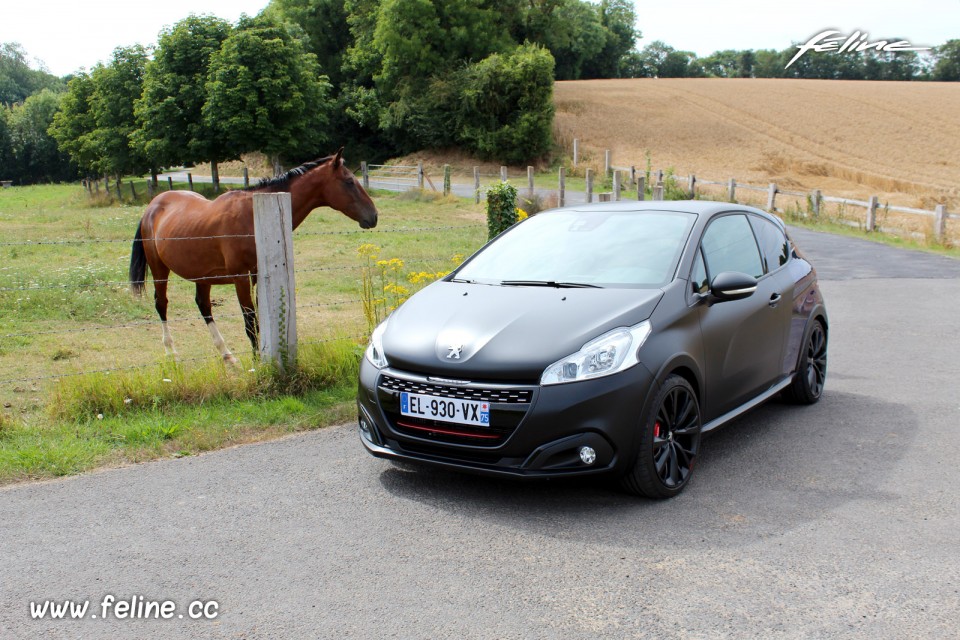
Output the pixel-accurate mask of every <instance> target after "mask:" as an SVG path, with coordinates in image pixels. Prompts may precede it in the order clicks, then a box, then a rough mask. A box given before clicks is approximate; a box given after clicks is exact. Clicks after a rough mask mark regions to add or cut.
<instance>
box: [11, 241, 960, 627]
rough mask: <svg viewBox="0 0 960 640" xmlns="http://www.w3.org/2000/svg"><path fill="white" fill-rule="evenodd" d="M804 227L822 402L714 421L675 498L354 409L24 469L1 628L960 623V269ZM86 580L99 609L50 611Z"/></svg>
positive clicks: (15, 495) (78, 592)
mask: <svg viewBox="0 0 960 640" xmlns="http://www.w3.org/2000/svg"><path fill="white" fill-rule="evenodd" d="M794 235H795V238H796V239H797V241H798V243H799V244H800V246H801V247H803V248H804V249H805V250H806V253H807V254H808V256H809V257H810V258H811V259H812V260H813V261H814V262H815V263H816V264H817V265H818V267H819V272H820V274H821V280H822V289H823V291H824V295H825V296H826V299H827V304H828V309H829V312H830V319H831V345H830V366H829V373H828V380H827V388H826V391H825V395H824V398H823V399H822V401H821V402H820V403H819V404H817V405H815V406H812V407H806V408H797V407H792V406H787V405H782V404H777V403H773V404H768V405H766V406H763V407H761V408H759V409H758V410H756V411H754V412H752V413H750V414H749V415H747V416H745V417H743V418H741V419H740V420H738V421H737V422H735V423H734V424H732V425H730V426H728V427H726V428H724V429H722V430H720V431H719V432H717V433H715V434H712V435H711V436H710V437H709V438H707V439H705V441H704V447H703V455H702V458H701V460H700V463H699V466H698V469H697V475H696V477H695V478H694V480H693V482H692V484H691V485H690V486H689V487H688V488H687V490H686V491H685V492H684V493H683V494H682V495H681V496H679V497H678V498H676V499H674V500H671V501H667V502H651V501H646V500H642V499H637V498H632V497H629V496H626V495H623V494H620V493H618V492H617V491H615V490H614V489H612V488H611V487H610V486H608V485H607V484H605V483H603V482H599V481H590V482H584V481H564V482H549V483H540V484H515V483H511V482H506V481H492V480H489V479H485V478H478V477H472V476H460V475H454V474H450V473H444V472H435V471H425V470H403V469H399V468H396V467H394V466H392V465H391V464H390V463H388V462H384V461H381V460H377V459H374V458H371V457H369V456H368V455H367V454H366V453H365V452H364V451H363V450H362V447H361V445H360V443H359V442H358V440H357V436H356V434H355V433H354V428H353V427H352V426H350V425H348V426H344V427H337V428H331V429H324V430H321V431H316V432H312V433H308V434H303V435H298V436H295V437H290V438H286V439H284V440H280V441H276V442H271V443H265V444H258V445H251V446H245V447H238V448H234V449H230V450H226V451H220V452H215V453H210V454H207V455H202V456H198V457H191V458H184V459H179V460H166V461H160V462H155V463H149V464H141V465H136V466H130V467H127V468H121V469H111V470H105V471H101V472H97V473H90V474H87V475H83V476H80V477H75V478H70V479H65V480H60V481H53V482H44V483H37V484H29V485H21V486H13V487H7V488H5V489H0V558H2V562H0V638H3V639H7V638H31V639H32V638H402V639H406V638H456V639H460V638H464V639H473V638H490V639H494V638H558V639H559V638H564V639H567V638H598V637H601V638H631V637H662V638H689V637H696V638H721V637H732V638H743V637H763V638H769V637H778V638H779V637H783V638H810V637H823V638H826V637H829V638H836V637H841V638H843V637H850V638H870V639H871V640H873V639H879V638H956V637H957V634H958V629H960V623H958V620H960V544H958V537H960V515H958V513H960V510H958V502H960V497H958V496H960V467H958V465H957V462H956V452H957V451H958V449H960V429H958V425H960V394H958V391H960V384H958V382H957V379H958V373H960V366H958V363H960V340H958V338H957V329H958V320H957V319H958V318H960V261H955V260H950V259H947V258H939V257H936V256H930V255H924V254H919V253H911V252H907V251H902V250H897V249H891V248H888V247H882V246H878V245H874V244H870V243H867V242H865V241H861V240H854V239H849V238H840V237H835V236H828V235H824V234H817V233H811V232H807V231H800V230H797V231H795V233H794ZM105 594H111V595H114V596H116V597H118V598H126V599H129V598H130V597H132V596H143V597H145V598H149V599H155V600H165V599H169V600H173V601H175V602H176V603H177V605H178V608H177V614H178V615H179V614H181V613H182V614H186V613H187V607H188V605H189V603H190V602H191V601H194V600H203V601H207V600H216V601H217V602H218V605H219V608H218V615H217V617H216V618H215V619H213V620H210V621H193V620H190V619H189V617H188V616H187V615H184V618H183V619H180V618H176V617H175V618H174V619H171V620H150V621H140V620H126V619H124V620H118V619H113V618H111V619H107V620H104V619H101V616H100V615H99V614H100V611H99V606H100V602H101V600H102V599H103V598H104V596H105ZM67 598H72V599H76V600H86V599H89V600H91V602H92V604H91V606H92V607H93V608H92V609H91V610H90V612H89V613H96V614H98V616H97V619H96V620H93V619H89V616H88V618H87V619H84V620H81V621H76V620H59V621H35V620H31V619H30V615H29V603H30V602H31V601H43V600H46V599H56V600H63V599H67Z"/></svg>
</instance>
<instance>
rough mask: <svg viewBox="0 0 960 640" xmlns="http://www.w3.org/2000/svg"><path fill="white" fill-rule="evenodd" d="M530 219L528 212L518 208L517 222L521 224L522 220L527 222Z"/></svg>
mask: <svg viewBox="0 0 960 640" xmlns="http://www.w3.org/2000/svg"><path fill="white" fill-rule="evenodd" d="M528 217H529V215H528V214H527V212H526V211H524V210H523V209H521V208H520V207H517V222H520V221H521V220H526V219H527V218H528Z"/></svg>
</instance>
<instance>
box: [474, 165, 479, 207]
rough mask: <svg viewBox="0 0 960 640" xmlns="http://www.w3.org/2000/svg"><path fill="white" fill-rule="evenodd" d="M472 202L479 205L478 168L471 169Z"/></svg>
mask: <svg viewBox="0 0 960 640" xmlns="http://www.w3.org/2000/svg"><path fill="white" fill-rule="evenodd" d="M473 202H474V204H480V167H474V168H473Z"/></svg>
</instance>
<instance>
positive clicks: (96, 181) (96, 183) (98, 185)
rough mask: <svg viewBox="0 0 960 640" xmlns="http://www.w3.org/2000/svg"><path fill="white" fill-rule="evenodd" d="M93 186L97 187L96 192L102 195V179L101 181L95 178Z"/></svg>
mask: <svg viewBox="0 0 960 640" xmlns="http://www.w3.org/2000/svg"><path fill="white" fill-rule="evenodd" d="M93 188H94V189H95V191H96V194H97V195H100V181H99V180H94V181H93Z"/></svg>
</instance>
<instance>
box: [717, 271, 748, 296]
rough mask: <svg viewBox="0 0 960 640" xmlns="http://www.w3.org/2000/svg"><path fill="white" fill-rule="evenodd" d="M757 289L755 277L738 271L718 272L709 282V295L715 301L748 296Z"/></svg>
mask: <svg viewBox="0 0 960 640" xmlns="http://www.w3.org/2000/svg"><path fill="white" fill-rule="evenodd" d="M756 290H757V279H756V278H754V277H753V276H748V275H747V274H745V273H740V272H739V271H724V272H723V273H718V274H717V275H716V277H715V278H714V279H713V282H711V283H710V295H711V296H712V297H713V299H714V300H715V301H716V302H726V301H728V300H742V299H743V298H749V297H750V296H752V295H753V292H754V291H756Z"/></svg>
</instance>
